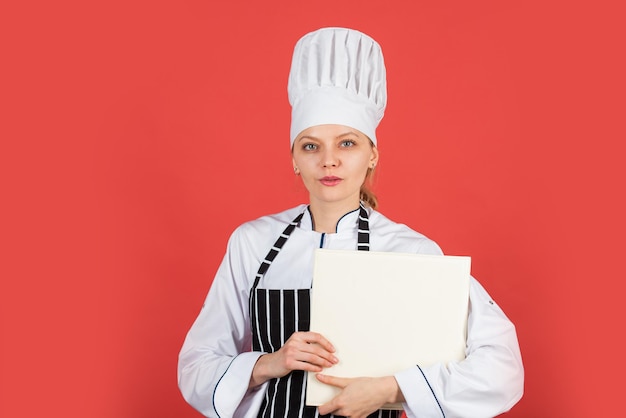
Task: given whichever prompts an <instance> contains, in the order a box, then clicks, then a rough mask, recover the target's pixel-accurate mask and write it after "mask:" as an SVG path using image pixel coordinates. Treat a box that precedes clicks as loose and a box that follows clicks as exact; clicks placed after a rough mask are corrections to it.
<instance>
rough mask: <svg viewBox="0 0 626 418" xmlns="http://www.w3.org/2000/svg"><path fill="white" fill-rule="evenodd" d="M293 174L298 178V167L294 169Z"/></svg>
mask: <svg viewBox="0 0 626 418" xmlns="http://www.w3.org/2000/svg"><path fill="white" fill-rule="evenodd" d="M293 172H294V174H295V175H296V176H297V175H298V174H300V170H298V167H294V168H293Z"/></svg>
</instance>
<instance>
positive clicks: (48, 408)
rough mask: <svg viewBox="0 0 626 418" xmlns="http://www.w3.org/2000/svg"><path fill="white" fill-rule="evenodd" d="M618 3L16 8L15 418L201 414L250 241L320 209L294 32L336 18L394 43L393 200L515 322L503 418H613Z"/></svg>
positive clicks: (9, 191)
mask: <svg viewBox="0 0 626 418" xmlns="http://www.w3.org/2000/svg"><path fill="white" fill-rule="evenodd" d="M615 3H616V5H617V3H619V2H615ZM616 5H612V4H610V3H607V2H602V1H596V2H587V4H585V2H555V1H541V2H540V1H526V2H504V1H473V2H466V1H454V2H433V1H405V2H402V1H387V2H382V1H378V2H373V1H365V0H358V1H355V0H346V1H343V2H337V1H329V0H320V1H317V2H308V3H304V2H293V1H287V0H280V1H268V2H256V1H247V2H244V1H231V2H212V1H208V0H205V1H199V0H187V1H182V0H178V1H138V0H130V1H107V2H83V1H64V0H61V1H58V2H42V1H40V2H3V4H2V6H0V43H1V44H0V45H1V50H0V53H1V54H0V56H1V58H0V60H1V65H0V67H1V68H0V72H1V73H2V76H1V78H0V101H1V103H2V109H1V112H0V136H1V139H2V145H1V149H0V154H1V155H0V159H1V161H0V162H1V164H0V179H1V180H0V182H1V187H2V189H1V192H2V193H1V195H2V197H1V202H2V203H1V207H2V212H3V213H4V214H3V216H2V220H1V221H0V222H1V223H2V224H1V228H0V235H1V236H2V238H0V239H1V240H2V245H3V248H2V251H1V254H0V257H1V263H0V264H1V265H0V269H1V272H0V273H1V283H2V289H1V292H0V298H1V304H0V309H2V316H1V321H2V335H1V337H0V338H1V339H0V347H1V348H0V349H1V352H0V361H1V364H0V367H1V368H0V416H2V417H7V418H9V417H10V418H13V417H35V416H54V417H56V416H59V417H61V416H63V417H96V418H100V417H102V418H105V417H119V418H135V417H177V418H182V417H190V418H191V417H197V416H199V415H198V414H197V413H196V412H195V411H193V410H192V409H191V407H189V406H188V405H186V403H185V402H184V401H183V399H182V398H181V396H180V394H179V392H178V389H177V386H176V361H177V354H178V350H179V348H180V346H181V344H182V341H183V338H184V335H185V333H186V331H187V329H188V327H189V326H190V324H191V322H192V321H193V319H194V318H195V316H196V314H197V312H198V311H199V308H200V306H201V304H202V301H203V299H204V297H205V294H206V291H207V289H208V287H209V285H210V283H211V280H212V277H213V274H214V272H215V270H216V268H217V266H218V263H219V262H220V260H221V257H222V255H223V253H224V249H225V244H226V241H227V238H228V236H229V234H230V232H231V231H232V230H233V229H234V228H235V227H236V226H237V225H238V224H240V223H241V222H243V221H245V220H249V219H252V218H255V217H257V216H260V215H262V214H267V213H272V212H276V211H279V210H282V209H285V208H287V207H291V206H293V205H295V204H298V203H300V202H303V201H304V200H305V199H306V195H305V193H304V190H303V187H302V186H301V185H300V184H299V183H298V179H296V178H294V176H293V174H292V172H291V165H290V159H289V150H288V128H289V105H288V102H287V94H286V83H287V74H288V70H289V64H290V59H291V52H292V48H293V45H294V43H295V41H296V40H297V39H298V38H299V37H300V36H301V35H303V34H304V33H306V32H308V31H310V30H313V29H317V28H319V27H322V26H331V25H338V26H349V27H354V28H357V29H360V30H362V31H364V32H366V33H368V34H371V35H372V36H373V37H374V38H376V39H377V40H378V41H379V42H380V43H381V44H382V46H383V51H384V53H385V58H386V62H387V67H388V79H389V106H388V109H387V115H386V116H385V119H384V120H383V122H382V125H381V127H380V131H379V138H380V151H381V163H380V167H379V168H380V170H379V173H378V174H379V175H378V179H377V185H376V189H377V191H378V194H379V197H380V200H381V210H382V211H383V212H384V213H385V214H386V215H388V216H389V217H391V218H392V219H395V220H396V221H399V222H404V223H407V224H408V225H410V226H412V227H413V228H414V229H417V230H419V231H421V232H423V233H425V234H427V235H429V236H430V237H431V238H433V239H435V240H436V241H438V242H439V244H440V245H441V246H442V247H443V248H444V250H445V251H446V252H447V253H449V254H458V255H471V256H472V257H473V267H472V268H473V273H474V275H475V276H476V277H478V278H479V280H480V281H481V282H482V283H483V284H484V285H485V286H486V287H487V289H488V290H489V291H490V293H491V294H492V296H494V297H495V298H496V299H497V300H498V302H499V303H500V304H501V305H502V306H503V307H504V309H505V310H506V312H507V313H508V314H509V316H510V317H511V318H512V319H513V321H514V322H515V323H516V324H517V326H518V331H519V338H520V342H521V348H522V353H523V357H524V361H525V366H526V376H527V377H526V392H525V396H524V398H523V399H522V401H521V402H520V403H519V404H518V405H517V406H516V407H515V408H514V409H513V410H512V411H511V412H510V413H509V414H507V416H510V417H526V418H528V417H531V418H532V417H580V418H583V417H597V416H616V414H618V412H617V411H620V410H621V411H623V406H622V399H623V394H622V392H623V382H622V381H621V379H623V376H624V374H625V372H626V370H625V368H624V362H623V355H622V353H623V345H622V344H623V338H622V336H621V335H622V333H623V328H624V326H623V323H622V322H623V319H624V317H625V315H624V313H623V309H622V306H623V304H624V302H623V296H622V292H621V291H620V289H621V282H622V281H623V280H624V268H623V261H622V260H623V253H624V249H625V246H624V240H623V238H624V236H625V232H626V230H625V223H624V216H623V213H624V212H626V208H625V204H624V199H623V194H624V183H625V180H626V174H625V171H624V163H623V160H624V151H623V149H622V148H621V147H622V143H623V142H624V139H626V135H625V130H624V114H625V112H624V107H625V106H624V97H625V95H624V93H626V92H625V88H624V87H625V85H624V84H625V83H624V76H623V75H624V74H625V73H626V68H625V64H624V38H625V36H624V35H625V33H624V29H623V27H624V25H623V13H620V10H618V8H617V6H616ZM613 378H616V379H617V380H618V381H617V382H614V381H613Z"/></svg>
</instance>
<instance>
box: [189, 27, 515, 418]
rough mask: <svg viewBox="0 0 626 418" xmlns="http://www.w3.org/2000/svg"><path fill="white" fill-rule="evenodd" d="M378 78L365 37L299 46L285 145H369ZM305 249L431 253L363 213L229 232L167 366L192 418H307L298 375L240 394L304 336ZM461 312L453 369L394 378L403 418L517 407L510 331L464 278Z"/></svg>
mask: <svg viewBox="0 0 626 418" xmlns="http://www.w3.org/2000/svg"><path fill="white" fill-rule="evenodd" d="M384 78H385V70H384V64H383V62H382V53H381V52H380V47H379V46H378V44H377V43H376V42H375V41H373V40H372V39H371V38H370V37H368V36H367V35H364V34H362V33H360V32H357V31H353V30H349V29H341V28H326V29H321V30H319V31H316V32H313V33H311V34H308V35H306V36H305V37H303V38H302V39H301V40H300V41H299V42H298V44H297V45H296V49H295V51H294V59H293V62H292V71H291V73H290V80H289V96H290V102H291V104H292V133H291V141H292V144H293V141H294V139H295V137H296V136H297V134H298V133H299V132H301V131H302V130H303V129H306V128H307V127H309V126H315V125H319V124H323V123H336V124H342V125H346V126H351V127H354V128H356V129H359V130H360V131H361V132H364V133H365V134H366V135H367V136H368V137H370V139H372V141H374V143H375V142H376V137H375V128H376V126H377V125H378V122H379V121H380V119H381V118H382V114H383V111H384V106H385V104H386V86H385V80H384ZM355 79H358V80H356V81H355ZM346 86H348V88H346ZM355 92H356V93H355ZM329 109H330V110H329ZM355 109H356V110H355ZM317 110H319V111H317ZM294 132H295V133H294ZM315 248H327V249H337V250H361V251H367V250H372V251H389V252H404V253H416V254H436V255H440V254H442V252H441V250H440V249H439V247H438V246H437V245H436V244H435V243H434V242H433V241H431V240H430V239H428V238H427V237H425V236H423V235H422V234H419V233H418V232H415V231H413V230H412V229H410V228H409V227H407V226H406V225H402V224H398V223H395V222H393V221H391V220H389V219H387V218H386V217H385V216H383V215H382V214H381V213H379V212H377V211H375V210H373V209H372V208H370V207H365V206H364V205H363V204H361V206H360V207H359V209H357V210H355V211H352V212H349V213H347V214H345V215H344V216H343V217H342V218H341V219H340V220H339V221H338V223H337V226H336V231H335V233H333V234H327V233H320V232H316V231H315V227H314V223H313V218H312V216H311V213H310V211H309V208H308V206H306V205H300V206H298V207H295V208H292V209H289V210H286V211H284V212H281V213H278V214H274V215H270V216H264V217H261V218H259V219H256V220H254V221H251V222H247V223H245V224H243V225H241V226H240V227H238V228H237V229H236V230H235V231H234V232H233V234H232V236H231V237H230V240H229V243H228V248H227V252H226V255H225V257H224V259H223V261H222V263H221V265H220V267H219V269H218V272H217V274H216V276H215V279H214V281H213V284H212V286H211V289H210V291H209V294H208V296H207V298H206V301H205V304H204V306H203V308H202V310H201V312H200V314H199V316H198V318H197V319H196V321H195V322H194V324H193V326H192V327H191V329H190V331H189V333H188V334H187V337H186V339H185V342H184V344H183V347H182V349H181V352H180V357H179V365H178V382H179V387H180V390H181V392H182V394H183V396H184V397H185V399H186V400H187V401H188V402H189V403H190V404H191V405H192V406H193V407H194V408H196V409H197V410H198V411H200V412H201V413H202V414H203V415H205V416H208V417H222V418H226V417H246V418H252V417H275V418H283V417H303V418H305V417H306V418H308V417H316V416H318V415H319V414H318V412H317V408H315V407H306V406H305V397H304V394H305V392H304V391H305V381H306V379H305V378H304V375H305V373H304V372H302V371H294V372H291V373H289V374H288V375H287V376H284V377H283V378H280V379H271V380H269V381H267V382H265V383H263V384H262V385H260V386H259V387H256V388H252V389H249V388H248V386H249V382H250V378H251V375H252V371H253V369H254V366H255V364H256V361H257V360H258V358H259V357H260V356H261V355H263V354H265V353H270V352H274V351H277V350H278V349H280V347H281V346H282V344H283V343H284V342H285V341H286V340H287V339H288V338H289V336H290V335H291V334H292V333H293V332H296V331H307V330H308V329H309V328H308V319H309V292H310V289H311V284H312V283H311V280H312V272H313V254H314V249H315ZM381 280H384V278H381ZM469 312H470V313H469V318H468V336H467V349H466V356H467V357H466V359H465V360H463V361H460V362H451V363H448V364H433V365H428V366H426V365H419V364H417V365H415V367H411V368H409V369H406V370H403V371H400V372H398V373H396V374H395V375H394V376H395V378H396V381H397V382H398V385H399V387H400V389H401V391H402V393H403V395H404V397H405V399H406V401H405V402H404V403H403V406H404V409H405V412H406V413H407V415H408V416H409V417H416V418H424V417H481V418H484V417H490V416H495V415H497V414H500V413H502V412H504V411H506V410H508V409H510V408H511V407H512V406H513V405H514V404H515V403H516V402H517V401H518V400H519V398H520V397H521V395H522V390H523V367H522V362H521V355H520V352H519V346H518V342H517V337H516V333H515V327H514V326H513V324H512V323H511V322H510V321H509V320H508V318H507V317H506V315H505V314H504V313H503V312H502V310H501V309H500V308H499V307H498V306H497V305H496V304H495V303H494V302H493V300H492V299H491V298H490V297H489V295H488V294H487V292H486V291H485V290H484V289H483V288H482V287H481V286H480V284H479V283H478V282H477V281H476V280H474V279H473V278H472V279H471V281H470V311H469ZM407 332H410V330H407ZM331 342H332V341H331ZM381 355H393V353H381ZM340 361H341V359H340ZM370 416H371V417H374V416H378V417H396V416H398V412H397V411H377V412H376V413H374V414H372V415H370Z"/></svg>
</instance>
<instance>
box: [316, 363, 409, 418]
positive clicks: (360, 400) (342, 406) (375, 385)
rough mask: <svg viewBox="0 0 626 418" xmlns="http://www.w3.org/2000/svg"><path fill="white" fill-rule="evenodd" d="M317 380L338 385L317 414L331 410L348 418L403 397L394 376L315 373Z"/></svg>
mask: <svg viewBox="0 0 626 418" xmlns="http://www.w3.org/2000/svg"><path fill="white" fill-rule="evenodd" d="M316 377H317V380H319V381H320V382H322V383H325V384H327V385H331V386H336V387H338V388H340V389H341V392H340V393H339V395H337V396H335V397H334V398H333V399H332V400H331V401H330V402H328V403H325V404H324V405H321V406H320V407H319V413H320V415H325V414H330V413H333V414H335V415H343V416H346V417H350V418H364V417H367V416H368V415H369V414H371V413H372V412H374V411H377V410H379V409H380V408H381V407H382V406H383V405H384V404H386V403H396V402H402V401H404V396H403V395H402V392H401V391H400V387H399V386H398V382H397V381H396V378H395V377H393V376H385V377H357V378H343V377H334V376H327V375H323V374H317V375H316Z"/></svg>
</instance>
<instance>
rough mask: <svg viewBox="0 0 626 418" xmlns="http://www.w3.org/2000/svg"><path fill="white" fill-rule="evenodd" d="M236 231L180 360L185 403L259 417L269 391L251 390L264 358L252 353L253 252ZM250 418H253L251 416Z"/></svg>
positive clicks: (219, 413) (205, 410)
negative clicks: (256, 367) (253, 376)
mask: <svg viewBox="0 0 626 418" xmlns="http://www.w3.org/2000/svg"><path fill="white" fill-rule="evenodd" d="M240 235H241V231H235V233H234V234H233V236H232V237H231V239H230V241H229V245H228V250H227V253H226V256H225V257H224V259H223V261H222V263H221V265H220V267H219V269H218V271H217V274H216V276H215V279H214V281H213V285H212V286H211V290H210V291H209V294H208V296H207V298H206V301H205V303H204V306H203V308H202V310H201V312H200V314H199V316H198V317H197V319H196V321H195V322H194V324H193V325H192V327H191V329H190V330H189V332H188V334H187V337H186V339H185V342H184V344H183V347H182V349H181V352H180V355H179V361H178V385H179V388H180V390H181V393H182V394H183V397H184V398H185V400H186V401H187V402H188V403H189V404H191V405H192V406H193V407H194V408H195V409H197V410H198V411H199V412H200V413H202V414H203V415H205V416H207V417H248V416H255V415H256V414H255V413H254V411H257V410H258V408H259V405H260V403H261V401H262V396H263V393H264V391H265V387H264V386H260V387H258V388H256V389H254V390H249V389H248V384H249V381H250V376H251V374H252V370H253V368H254V365H255V363H256V361H257V359H258V358H259V356H261V355H262V354H263V353H259V352H251V351H250V350H251V333H250V326H249V314H248V292H249V288H250V285H249V277H250V274H251V273H250V271H249V268H248V267H247V265H252V264H253V263H249V262H246V260H250V259H254V256H253V255H252V254H251V249H250V248H247V247H246V246H245V245H244V244H243V241H244V240H242V239H241V236H240ZM250 414H251V415H250Z"/></svg>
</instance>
